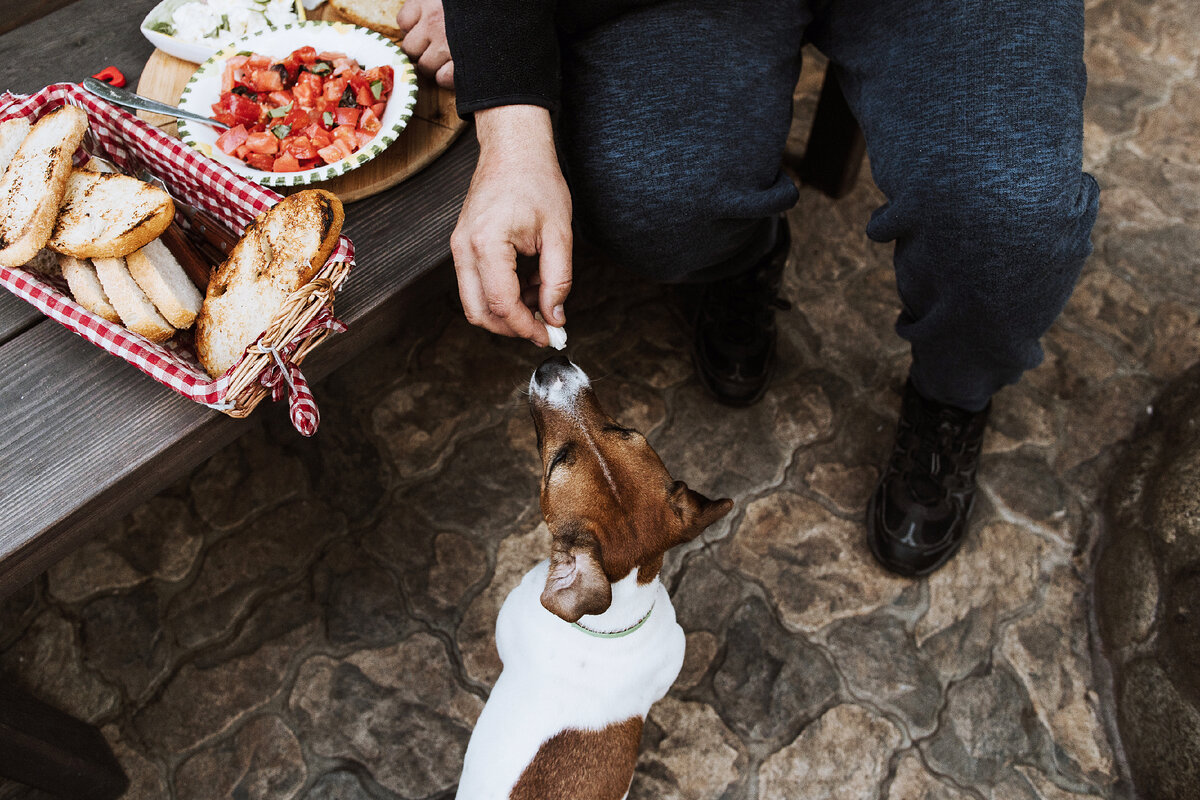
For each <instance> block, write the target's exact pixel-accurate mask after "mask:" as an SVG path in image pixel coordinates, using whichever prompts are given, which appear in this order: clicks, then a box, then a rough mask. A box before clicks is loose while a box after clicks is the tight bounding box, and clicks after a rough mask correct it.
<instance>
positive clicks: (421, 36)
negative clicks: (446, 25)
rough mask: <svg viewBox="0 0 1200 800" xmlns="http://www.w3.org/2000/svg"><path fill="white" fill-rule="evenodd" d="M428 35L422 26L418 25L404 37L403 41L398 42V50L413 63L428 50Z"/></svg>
mask: <svg viewBox="0 0 1200 800" xmlns="http://www.w3.org/2000/svg"><path fill="white" fill-rule="evenodd" d="M429 41H430V40H429V35H428V34H427V33H426V30H425V26H424V25H418V26H417V27H415V28H413V29H412V30H410V31H409V32H408V33H406V34H405V35H404V39H403V40H401V42H400V49H401V50H403V51H404V52H405V53H406V54H407V55H408V57H409V58H411V59H413V60H414V61H416V60H418V59H420V58H421V56H423V55H425V52H426V51H427V50H428V49H429Z"/></svg>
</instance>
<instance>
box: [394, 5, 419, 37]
mask: <svg viewBox="0 0 1200 800" xmlns="http://www.w3.org/2000/svg"><path fill="white" fill-rule="evenodd" d="M420 19H421V5H420V4H419V3H405V4H404V5H402V6H400V13H399V14H397V15H396V27H397V28H399V29H400V30H402V31H411V30H412V29H413V28H414V27H416V24H417V23H418V22H419V21H420Z"/></svg>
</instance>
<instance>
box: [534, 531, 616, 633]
mask: <svg viewBox="0 0 1200 800" xmlns="http://www.w3.org/2000/svg"><path fill="white" fill-rule="evenodd" d="M542 605H543V606H545V607H546V610H548V611H549V612H550V613H552V614H554V615H556V616H558V617H561V618H562V619H565V620H566V621H567V622H577V621H578V620H579V618H580V617H582V616H584V615H585V614H602V613H604V612H605V611H607V610H608V607H609V606H610V605H612V586H611V585H610V584H609V582H608V577H607V576H606V575H605V574H604V567H603V566H602V565H601V563H600V545H599V543H598V542H597V541H596V540H595V538H593V537H591V536H587V535H585V536H579V537H561V538H560V537H558V536H556V537H555V538H554V544H553V546H552V548H551V551H550V572H549V573H548V574H547V575H546V588H545V590H543V591H542Z"/></svg>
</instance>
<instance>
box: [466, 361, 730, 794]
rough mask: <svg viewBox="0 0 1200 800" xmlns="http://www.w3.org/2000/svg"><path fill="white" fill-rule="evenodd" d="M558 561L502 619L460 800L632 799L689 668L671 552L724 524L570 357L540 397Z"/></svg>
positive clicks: (535, 389)
mask: <svg viewBox="0 0 1200 800" xmlns="http://www.w3.org/2000/svg"><path fill="white" fill-rule="evenodd" d="M529 391H530V398H529V403H530V408H531V410H532V412H533V421H534V426H535V428H536V429H537V437H538V449H539V451H540V452H541V456H542V481H541V505H542V514H543V515H544V516H545V518H546V524H547V525H548V526H549V528H550V533H551V535H552V537H553V545H552V547H551V554H550V558H549V559H547V560H546V561H543V562H541V563H540V564H538V565H537V566H536V567H534V568H533V569H532V570H530V571H529V572H528V573H527V574H526V575H525V577H524V579H523V580H522V581H521V583H520V584H519V585H518V586H517V587H516V588H515V589H513V590H512V592H511V593H510V594H509V595H508V598H507V599H506V600H505V601H504V606H503V607H502V608H501V609H500V615H499V617H498V618H497V619H496V647H497V649H498V650H499V651H500V658H501V660H502V661H503V662H504V671H503V672H502V673H501V675H500V678H499V680H498V681H497V682H496V686H495V687H494V688H493V689H492V693H491V696H490V697H489V699H488V702H487V705H486V706H485V707H484V709H483V713H482V714H481V715H480V717H479V721H478V723H477V724H476V726H475V731H474V733H473V734H472V735H471V741H470V744H469V745H468V746H467V753H466V760H465V763H464V766H463V773H462V778H461V780H460V782H459V786H458V795H457V798H458V800H621V798H623V797H625V796H626V795H627V794H628V792H629V784H630V781H631V780H632V778H633V770H634V766H635V765H636V763H637V756H638V748H639V745H640V743H641V738H642V723H643V721H644V719H645V717H646V713H647V712H648V711H649V710H650V706H651V704H652V703H654V702H655V701H656V700H658V699H659V698H661V697H662V696H663V695H664V694H666V692H667V690H668V689H669V688H670V687H671V684H672V683H673V682H674V681H675V677H676V676H677V675H678V674H679V669H680V667H681V666H682V665H683V651H684V636H683V629H682V628H680V627H679V625H678V623H676V621H675V609H674V607H673V606H672V605H671V598H670V596H669V595H668V594H667V590H666V587H664V586H663V585H662V582H661V581H659V580H658V573H659V570H660V569H661V568H662V562H663V554H665V553H666V552H667V550H669V549H670V548H672V547H674V546H675V545H677V544H681V543H683V542H686V541H689V540H690V539H692V538H693V537H695V536H696V535H697V534H699V533H700V532H701V531H702V530H704V529H705V528H706V527H708V526H709V525H711V524H712V523H714V522H716V521H717V520H718V519H720V518H721V517H723V516H724V515H725V514H727V513H728V512H729V510H730V508H732V507H733V502H732V501H730V500H715V501H714V500H709V499H708V498H706V497H704V496H702V495H700V494H698V493H697V492H694V491H692V490H691V489H689V488H688V487H687V485H686V484H684V483H682V482H680V481H673V480H672V479H671V476H670V475H669V474H668V473H667V469H666V467H664V466H663V463H662V461H661V460H660V459H659V457H658V455H657V454H656V453H655V452H654V450H652V449H651V448H650V445H649V444H647V443H646V439H645V437H643V436H642V435H641V434H640V433H638V432H637V431H634V430H631V429H629V428H626V427H624V426H622V425H619V424H618V423H616V422H615V421H613V419H612V418H611V417H609V416H608V415H607V414H605V413H604V411H603V410H602V409H601V408H600V405H599V403H598V402H597V401H596V396H595V394H594V393H593V392H592V388H591V384H590V382H589V381H588V378H587V375H585V374H584V373H583V370H581V369H579V367H577V366H575V365H574V364H572V363H571V362H570V361H568V360H567V359H566V358H565V357H563V356H556V357H553V358H551V359H549V360H547V361H546V362H545V363H544V364H542V365H541V366H540V367H539V368H538V369H537V371H536V372H535V373H534V375H533V378H532V379H531V380H530V383H529Z"/></svg>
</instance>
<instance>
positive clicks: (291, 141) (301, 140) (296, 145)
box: [283, 136, 318, 158]
mask: <svg viewBox="0 0 1200 800" xmlns="http://www.w3.org/2000/svg"><path fill="white" fill-rule="evenodd" d="M283 149H285V150H287V151H288V152H289V153H291V154H292V155H293V156H295V157H296V158H317V155H318V154H317V148H315V147H313V143H312V139H309V138H308V137H307V136H292V137H289V138H288V139H287V141H285V142H284V145H283Z"/></svg>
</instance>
